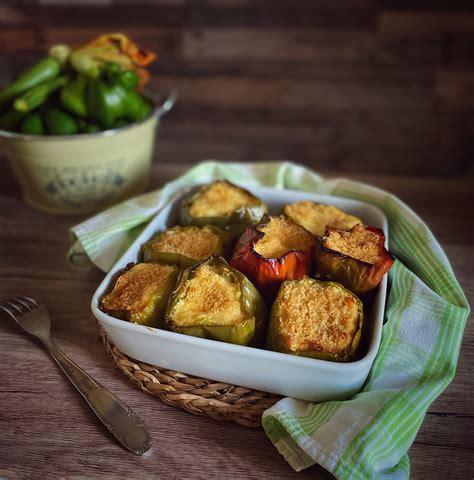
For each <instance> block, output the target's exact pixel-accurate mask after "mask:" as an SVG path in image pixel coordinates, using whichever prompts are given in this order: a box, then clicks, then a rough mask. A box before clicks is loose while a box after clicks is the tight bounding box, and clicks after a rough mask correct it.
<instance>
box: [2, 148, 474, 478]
mask: <svg viewBox="0 0 474 480" xmlns="http://www.w3.org/2000/svg"><path fill="white" fill-rule="evenodd" d="M177 143H178V140H176V144H177ZM186 167H187V165H182V164H181V165H180V164H176V163H175V164H162V163H160V162H156V163H155V164H154V168H153V172H152V178H151V188H156V187H158V186H159V185H161V184H162V183H164V182H166V181H167V180H170V179H171V178H173V177H174V176H176V175H178V174H180V173H183V172H184V170H185V168H186ZM328 173H330V174H334V171H329V172H328ZM354 178H356V179H359V180H362V181H366V182H369V183H372V184H374V185H377V186H379V187H381V188H385V189H388V190H390V191H392V192H393V193H395V194H396V195H398V196H400V198H402V199H403V200H404V201H406V202H407V203H408V204H409V205H410V206H411V207H412V208H414V210H415V211H416V212H417V213H418V214H420V215H421V216H422V218H423V219H424V220H425V221H426V222H427V223H428V225H429V226H430V228H431V229H432V230H433V232H434V233H435V235H436V236H437V237H438V239H439V240H440V242H441V244H442V246H443V247H444V249H445V251H446V253H447V254H448V256H449V258H450V259H451V261H452V265H453V268H454V271H455V272H456V274H457V275H458V278H459V280H460V282H461V285H462V286H463V288H464V290H465V292H466V294H467V296H468V298H469V300H470V302H471V303H472V302H473V300H474V279H473V277H472V265H473V264H474V262H473V260H474V255H473V248H472V229H471V227H470V225H471V224H472V221H473V220H474V218H473V211H472V207H471V205H472V204H473V202H474V190H473V188H472V186H473V185H472V180H471V179H469V178H453V179H443V180H440V179H436V178H417V177H407V176H399V177H397V176H394V175H390V176H383V175H358V176H356V177H354ZM0 192H1V194H0V252H1V253H2V258H1V260H2V261H1V263H0V298H8V297H11V296H13V295H16V294H29V295H32V296H35V297H37V298H39V299H40V300H41V301H42V302H44V303H45V304H46V305H47V307H48V309H49V311H50V312H51V315H52V317H53V327H52V332H53V335H54V336H55V337H56V338H57V340H58V343H59V344H60V346H61V347H62V348H63V349H64V350H65V352H66V353H67V354H68V355H70V356H71V357H72V358H73V359H74V360H75V361H76V362H77V363H78V364H79V365H81V366H82V367H83V368H84V369H85V370H86V371H87V372H89V373H90V374H91V375H92V376H93V377H94V378H95V379H97V380H98V381H99V382H101V383H103V384H104V385H105V386H107V387H109V388H111V389H112V390H113V391H114V392H115V393H116V394H118V395H119V396H120V398H122V399H123V400H124V401H125V402H127V403H128V404H129V405H130V406H132V408H134V409H135V410H136V412H137V413H138V414H139V415H140V416H141V417H142V418H144V419H146V423H147V425H148V427H149V429H150V431H151V434H152V436H153V438H154V440H155V446H154V449H153V451H152V453H151V454H150V455H148V456H146V457H144V458H138V457H135V456H133V455H132V454H129V453H128V452H126V451H124V450H123V449H122V448H121V447H120V446H119V445H117V444H116V443H115V442H114V441H113V439H112V438H111V437H110V435H109V434H108V433H107V431H106V430H105V429H104V428H103V427H102V425H101V424H100V423H99V422H98V421H97V419H96V418H95V417H94V415H93V414H92V413H91V412H90V411H89V410H88V407H87V406H86V405H85V403H84V402H83V400H82V399H81V398H80V397H79V395H78V394H77V393H76V391H75V390H74V388H73V387H72V386H71V385H70V384H69V383H68V382H67V381H66V380H65V379H64V378H63V375H62V373H61V372H60V371H59V369H58V368H57V367H56V366H55V364H54V363H53V362H52V360H51V359H50V358H49V357H48V355H47V353H46V352H45V350H44V349H42V348H41V347H40V345H39V343H38V342H37V341H36V340H35V339H34V338H32V337H29V336H27V335H26V334H24V333H23V332H22V331H20V330H19V328H17V326H16V325H15V324H14V323H13V322H12V321H10V320H9V319H8V318H7V317H6V316H4V315H0V351H1V352H2V353H3V355H4V357H3V358H4V360H3V361H2V362H1V363H0V378H1V379H2V380H1V382H0V404H1V406H2V408H1V409H0V452H1V455H0V476H2V477H7V478H25V477H37V476H38V475H41V476H42V477H47V478H54V477H62V478H64V477H72V476H76V477H77V476H82V477H99V476H103V477H120V478H150V477H163V478H166V477H172V478H203V477H206V478H321V479H325V478H331V476H330V475H329V474H328V473H327V472H326V471H324V470H323V469H322V468H320V467H318V466H314V467H311V468H309V469H307V470H306V471H304V472H301V473H298V474H296V473H294V472H293V471H292V470H291V469H290V467H289V466H288V465H287V464H286V463H285V461H284V460H283V458H282V457H281V456H280V455H279V454H278V452H277V451H276V450H275V448H274V447H273V446H272V445H271V443H270V442H269V440H268V439H267V438H266V437H265V435H264V433H263V431H262V430H253V429H247V428H244V427H240V426H238V425H234V424H230V423H227V424H220V423H216V422H214V421H212V420H209V419H206V418H201V417H195V416H193V415H191V414H189V413H186V412H183V411H180V410H177V409H175V408H172V407H170V406H167V405H164V404H162V403H161V402H160V401H158V400H157V399H155V398H153V397H151V396H149V395H146V394H144V393H142V392H140V391H138V390H137V389H136V388H135V387H134V385H132V384H131V383H129V382H128V381H127V380H126V379H125V378H124V377H123V376H122V375H121V374H120V373H119V371H118V370H117V369H116V368H115V367H114V366H113V364H112V362H111V361H110V359H109V358H108V356H107V355H106V353H105V350H104V349H103V346H102V345H101V343H100V341H99V334H98V330H97V326H96V323H95V320H94V318H93V316H92V314H91V313H90V309H89V304H90V298H91V296H92V293H93V292H94V290H95V288H96V287H97V285H98V283H99V282H100V279H101V278H102V274H101V273H100V272H98V271H97V270H91V271H88V272H76V271H71V270H70V269H69V267H68V265H67V262H66V259H65V253H66V251H67V248H68V245H69V241H68V237H67V231H68V228H69V227H70V226H72V225H74V224H75V223H77V222H78V221H80V220H81V218H80V217H56V216H49V215H46V214H43V213H39V212H36V211H34V210H31V209H30V208H29V207H27V206H26V205H24V204H23V202H22V201H21V198H20V193H19V190H18V188H17V187H16V185H15V183H14V181H13V179H12V177H11V174H10V172H9V171H8V170H7V169H5V168H3V169H2V174H1V176H0ZM473 359H474V327H473V323H472V321H471V322H468V324H467V327H466V331H465V336H464V341H463V344H462V348H461V355H460V360H459V366H458V371H457V374H456V377H455V379H454V381H453V382H452V384H451V385H450V386H449V387H448V388H447V390H446V391H445V392H444V393H443V394H442V395H441V396H440V397H439V398H438V399H437V400H436V401H435V402H434V403H433V404H432V405H431V407H430V409H429V412H428V415H427V416H426V418H425V421H424V423H423V425H422V427H421V429H420V431H419V433H418V436H417V438H416V440H415V443H414V444H413V446H412V448H411V449H410V452H409V453H410V460H411V472H412V478H414V479H418V478H420V479H421V478H437V479H448V478H449V479H452V478H456V479H457V478H472V476H473V475H474V466H473V463H472V455H473V449H474V448H473V445H474V437H473V431H474V415H473V400H472V390H473V388H474V376H473V372H472V362H473Z"/></svg>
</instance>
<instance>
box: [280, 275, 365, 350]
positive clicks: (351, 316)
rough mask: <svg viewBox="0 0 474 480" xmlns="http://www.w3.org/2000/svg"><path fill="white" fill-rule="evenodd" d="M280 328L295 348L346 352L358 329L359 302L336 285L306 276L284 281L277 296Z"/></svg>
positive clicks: (289, 346) (289, 344) (289, 343)
mask: <svg viewBox="0 0 474 480" xmlns="http://www.w3.org/2000/svg"><path fill="white" fill-rule="evenodd" d="M277 301H278V305H279V312H280V318H279V328H280V333H281V334H282V337H283V338H284V339H286V341H287V346H288V348H289V349H290V350H292V351H295V352H297V351H320V352H327V353H332V354H335V355H343V354H344V353H345V352H346V351H347V349H348V348H349V347H350V346H351V344H352V341H353V339H354V336H355V334H356V333H357V330H358V328H359V304H358V301H357V299H356V297H354V296H353V295H352V294H350V293H349V292H347V291H345V290H342V288H339V287H338V286H336V285H333V284H328V283H324V282H317V281H313V280H311V279H309V278H307V277H305V278H303V279H302V280H298V281H290V282H285V283H284V284H283V287H282V289H281V290H280V293H279V295H278V299H277Z"/></svg>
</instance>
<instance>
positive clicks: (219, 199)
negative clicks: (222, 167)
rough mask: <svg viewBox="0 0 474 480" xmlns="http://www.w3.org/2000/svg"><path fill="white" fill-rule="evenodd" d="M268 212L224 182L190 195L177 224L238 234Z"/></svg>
mask: <svg viewBox="0 0 474 480" xmlns="http://www.w3.org/2000/svg"><path fill="white" fill-rule="evenodd" d="M267 212H268V208H267V206H266V205H265V204H264V203H263V202H262V200H260V199H259V198H258V197H256V196H254V195H252V194H251V193H250V192H248V191H247V190H244V189H243V188H240V187H237V186H236V185H233V184H232V183H230V182H227V181H225V180H219V181H216V182H213V183H210V184H208V185H204V186H202V187H200V188H198V189H197V191H192V192H190V193H189V194H188V195H187V196H186V197H185V198H184V199H183V201H182V203H181V208H180V211H179V223H180V224H181V225H215V226H217V227H220V228H222V229H227V230H230V232H231V233H232V235H234V234H235V235H240V234H241V233H242V232H243V231H244V230H245V228H246V227H247V226H249V225H253V224H254V223H257V222H258V221H259V220H260V219H261V218H262V217H263V215H265V214H266V213H267Z"/></svg>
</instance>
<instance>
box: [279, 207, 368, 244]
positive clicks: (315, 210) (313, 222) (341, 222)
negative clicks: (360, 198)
mask: <svg viewBox="0 0 474 480" xmlns="http://www.w3.org/2000/svg"><path fill="white" fill-rule="evenodd" d="M283 213H284V214H285V215H287V216H288V217H290V218H291V219H292V220H294V221H295V222H296V223H298V224H299V225H302V226H303V227H304V228H306V230H309V231H310V232H311V233H312V234H313V235H315V236H316V237H322V236H323V235H324V232H325V231H326V227H327V226H330V227H334V228H340V229H342V230H349V229H351V228H352V227H353V226H354V225H356V224H358V223H360V224H362V221H361V219H360V218H358V217H356V216H354V215H349V214H348V213H346V212H343V211H342V210H340V209H339V208H337V207H335V206H334V205H323V204H321V203H314V202H310V201H308V200H307V201H303V202H297V203H292V204H291V205H287V206H286V207H285V208H284V209H283Z"/></svg>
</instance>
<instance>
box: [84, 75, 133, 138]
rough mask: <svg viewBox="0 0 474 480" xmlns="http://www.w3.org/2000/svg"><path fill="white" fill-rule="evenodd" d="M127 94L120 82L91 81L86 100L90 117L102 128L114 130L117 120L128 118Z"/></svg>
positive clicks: (99, 79) (100, 79) (98, 79)
mask: <svg viewBox="0 0 474 480" xmlns="http://www.w3.org/2000/svg"><path fill="white" fill-rule="evenodd" d="M127 94H128V90H127V89H126V88H125V87H124V86H123V85H122V84H121V83H119V82H110V81H106V80H104V79H102V78H96V79H93V80H91V82H90V84H89V88H88V90H87V100H86V105H87V111H88V115H89V117H90V118H91V119H92V120H93V121H95V122H97V123H98V124H99V125H100V126H101V127H102V128H106V129H108V128H113V127H114V124H115V122H116V121H117V120H119V119H121V118H123V117H126V116H127V102H126V98H127Z"/></svg>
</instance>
